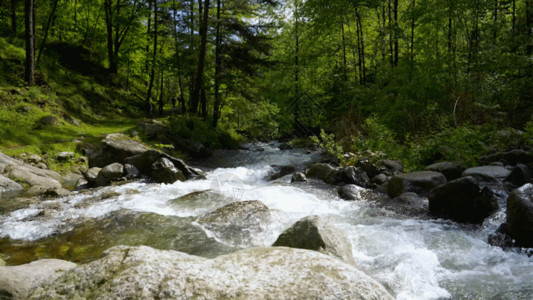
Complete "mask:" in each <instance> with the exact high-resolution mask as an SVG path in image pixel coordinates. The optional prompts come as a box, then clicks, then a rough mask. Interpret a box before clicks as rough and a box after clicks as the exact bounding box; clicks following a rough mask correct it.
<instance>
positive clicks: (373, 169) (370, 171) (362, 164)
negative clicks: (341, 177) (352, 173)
mask: <svg viewBox="0 0 533 300" xmlns="http://www.w3.org/2000/svg"><path fill="white" fill-rule="evenodd" d="M355 166H356V167H358V168H360V169H362V170H363V171H365V173H366V175H367V176H368V177H369V178H373V177H375V176H376V175H378V174H379V169H378V167H377V166H376V165H374V164H373V163H371V162H370V161H369V160H368V159H366V158H364V159H360V160H358V161H357V163H355Z"/></svg>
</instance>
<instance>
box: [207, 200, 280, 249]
mask: <svg viewBox="0 0 533 300" xmlns="http://www.w3.org/2000/svg"><path fill="white" fill-rule="evenodd" d="M270 221H271V215H270V209H268V207H267V206H266V205H265V204H263V202H261V201H257V200H251V201H237V202H232V203H229V204H227V205H224V206H222V207H220V208H218V209H216V210H214V211H212V212H210V213H208V214H206V215H204V216H201V217H199V218H198V219H197V222H198V223H199V224H201V225H202V226H203V227H204V228H206V229H207V230H209V231H211V232H213V233H214V234H215V235H216V236H217V237H218V238H223V239H225V240H227V241H231V242H232V243H234V244H236V245H242V244H253V238H254V236H255V235H257V234H258V233H261V232H264V231H265V230H266V229H267V227H268V225H269V224H270Z"/></svg>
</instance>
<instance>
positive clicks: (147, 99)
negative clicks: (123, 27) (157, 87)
mask: <svg viewBox="0 0 533 300" xmlns="http://www.w3.org/2000/svg"><path fill="white" fill-rule="evenodd" d="M152 1H153V4H154V50H153V51H154V52H153V53H152V70H151V72H150V82H149V83H148V91H147V92H146V106H147V109H148V111H147V113H148V115H150V107H151V104H152V103H151V100H150V99H151V98H152V89H153V87H154V77H155V67H156V62H157V61H156V60H157V34H158V33H157V0H152Z"/></svg>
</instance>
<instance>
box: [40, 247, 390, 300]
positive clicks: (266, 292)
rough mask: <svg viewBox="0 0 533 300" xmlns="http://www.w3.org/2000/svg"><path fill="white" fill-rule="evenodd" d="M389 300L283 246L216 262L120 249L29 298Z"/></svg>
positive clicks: (317, 258)
mask: <svg viewBox="0 0 533 300" xmlns="http://www.w3.org/2000/svg"><path fill="white" fill-rule="evenodd" d="M74 298H76V299H87V298H94V299H162V298H166V299H192V298H194V299H368V300H370V299H375V300H378V299H380V300H388V299H393V298H392V296H391V295H390V294H389V293H388V292H387V290H386V289H385V288H384V287H383V286H382V285H381V284H379V283H378V282H377V281H375V280H374V279H372V278H370V277H369V276H368V275H366V274H365V273H363V272H362V271H360V270H358V269H357V268H355V267H354V266H352V265H349V264H345V263H343V262H341V261H339V260H337V259H334V258H331V257H328V256H326V255H323V254H321V253H318V252H315V251H309V250H303V249H291V248H284V247H275V248H253V249H246V250H241V251H238V252H234V253H231V254H227V255H222V256H218V257H216V258H214V259H206V258H201V257H197V256H192V255H188V254H185V253H182V252H176V251H164V250H157V249H153V248H150V247H146V246H139V247H127V246H118V247H114V248H111V249H109V250H107V251H106V252H105V253H104V255H103V256H102V258H100V259H99V260H97V261H94V262H91V263H88V264H85V265H82V266H79V267H77V268H75V269H73V270H71V271H69V272H67V273H65V274H63V276H61V277H60V278H59V279H57V280H55V281H54V282H52V283H50V284H45V285H43V286H41V287H39V288H37V289H36V290H35V291H34V293H33V294H32V295H31V297H30V299H74Z"/></svg>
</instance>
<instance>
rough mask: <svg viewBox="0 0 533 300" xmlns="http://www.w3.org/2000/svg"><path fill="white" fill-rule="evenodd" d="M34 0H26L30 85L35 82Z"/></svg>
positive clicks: (27, 62) (28, 80)
mask: <svg viewBox="0 0 533 300" xmlns="http://www.w3.org/2000/svg"><path fill="white" fill-rule="evenodd" d="M33 9H34V5H33V0H25V5H24V27H25V38H26V39H25V40H26V68H25V76H24V77H25V80H26V83H27V84H28V86H33V85H34V84H35V79H34V77H35V76H34V74H35V26H34V23H35V12H34V11H33Z"/></svg>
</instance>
